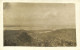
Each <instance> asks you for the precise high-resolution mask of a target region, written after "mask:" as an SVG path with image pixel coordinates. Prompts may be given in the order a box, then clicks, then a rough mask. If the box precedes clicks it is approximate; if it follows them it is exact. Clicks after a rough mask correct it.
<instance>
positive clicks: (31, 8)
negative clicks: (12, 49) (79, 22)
mask: <svg viewBox="0 0 80 50" xmlns="http://www.w3.org/2000/svg"><path fill="white" fill-rule="evenodd" d="M75 18H76V17H75V4H74V3H23V2H21V3H18V2H13V3H12V2H4V3H3V44H4V46H26V47H76V45H77V43H76V19H75Z"/></svg>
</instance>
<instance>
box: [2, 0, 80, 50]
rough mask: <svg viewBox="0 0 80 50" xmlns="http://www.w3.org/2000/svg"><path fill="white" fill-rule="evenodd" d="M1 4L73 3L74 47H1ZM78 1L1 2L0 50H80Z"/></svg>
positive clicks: (5, 0)
mask: <svg viewBox="0 0 80 50" xmlns="http://www.w3.org/2000/svg"><path fill="white" fill-rule="evenodd" d="M3 2H30V3H32V2H34V3H75V5H76V40H77V46H76V47H26V46H25V47H24V46H15V47H4V46H3ZM79 30H80V1H79V0H3V1H1V3H0V50H80V48H79V47H80V31H79Z"/></svg>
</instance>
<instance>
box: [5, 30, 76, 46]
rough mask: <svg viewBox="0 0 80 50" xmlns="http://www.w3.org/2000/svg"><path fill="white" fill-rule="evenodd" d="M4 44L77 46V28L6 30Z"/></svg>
mask: <svg viewBox="0 0 80 50" xmlns="http://www.w3.org/2000/svg"><path fill="white" fill-rule="evenodd" d="M4 46H49V47H50V46H76V30H75V29H60V30H55V31H53V30H28V31H27V30H4Z"/></svg>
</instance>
